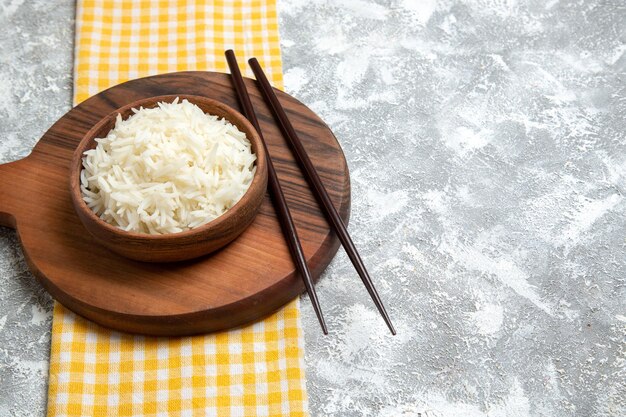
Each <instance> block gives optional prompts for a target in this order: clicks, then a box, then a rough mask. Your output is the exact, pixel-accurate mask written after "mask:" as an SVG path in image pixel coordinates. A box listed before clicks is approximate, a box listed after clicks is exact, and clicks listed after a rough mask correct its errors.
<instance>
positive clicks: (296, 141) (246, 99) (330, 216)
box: [225, 50, 396, 335]
mask: <svg viewBox="0 0 626 417" xmlns="http://www.w3.org/2000/svg"><path fill="white" fill-rule="evenodd" d="M225 54H226V60H227V62H228V67H229V68H230V72H231V78H232V81H233V85H234V87H235V91H236V92H237V97H238V98H239V102H240V104H241V107H242V109H243V113H244V116H246V118H247V119H248V120H249V121H250V123H252V125H253V126H254V127H255V129H256V130H257V132H258V133H259V136H260V137H261V141H262V142H263V145H264V147H265V152H266V154H267V165H268V168H269V169H268V176H269V190H270V195H271V197H272V201H273V203H274V206H275V209H276V211H277V214H278V217H279V220H280V224H281V227H282V229H283V234H284V235H285V238H286V239H287V243H288V246H289V250H290V252H291V255H292V257H293V259H294V262H295V264H296V267H297V269H298V272H300V275H301V276H302V279H303V281H304V285H305V287H306V290H307V292H308V293H309V297H310V298H311V303H312V304H313V309H314V310H315V314H316V315H317V319H318V320H319V322H320V325H321V326H322V331H323V332H324V334H328V329H327V327H326V322H325V321H324V316H323V314H322V310H321V308H320V305H319V300H318V299H317V294H316V292H315V286H314V285H313V277H312V275H311V271H310V270H309V267H308V265H307V263H306V258H305V256H304V252H303V250H302V245H301V244H300V239H299V238H298V232H297V231H296V227H295V225H294V222H293V218H292V217H291V213H290V211H289V207H288V206H287V202H286V200H285V195H284V194H283V191H282V188H281V186H280V182H279V180H278V176H277V175H276V170H275V168H274V164H273V163H272V158H271V157H270V153H269V149H268V147H267V144H266V143H265V139H264V138H263V133H262V132H261V126H259V121H258V120H257V118H256V114H255V112H254V108H253V107H252V102H251V101H250V96H249V95H248V90H247V89H246V85H245V83H244V81H243V77H242V76H241V72H240V71H239V66H238V64H237V59H236V58H235V53H234V52H233V51H232V50H228V51H226V53H225ZM248 64H250V67H251V68H252V72H254V75H255V77H256V79H257V83H258V86H259V88H260V90H261V93H262V95H263V98H264V99H265V101H266V102H267V104H268V106H269V107H270V108H271V109H272V112H273V114H274V117H275V118H276V119H277V120H278V124H279V126H280V129H281V131H282V133H283V135H284V136H285V137H286V138H287V142H288V143H289V145H290V146H291V149H292V151H293V153H294V155H295V157H296V160H297V161H298V164H299V165H300V169H302V171H303V173H304V176H305V178H306V180H307V182H308V183H309V186H310V187H311V188H312V190H313V195H315V198H316V199H317V201H318V202H319V204H320V207H321V208H322V211H323V212H324V215H325V216H326V219H327V220H328V222H329V224H330V225H331V227H332V228H333V230H334V231H335V232H336V233H337V236H338V237H339V240H340V241H341V244H342V245H343V247H344V249H345V250H346V253H347V254H348V257H349V258H350V260H351V261H352V264H353V265H354V267H355V269H356V270H357V273H358V274H359V276H360V277H361V280H362V281H363V284H364V285H365V288H367V292H368V293H369V294H370V297H371V298H372V300H373V301H374V304H375V305H376V308H378V311H379V312H380V314H381V315H382V317H383V319H384V320H385V323H386V324H387V327H389V330H390V331H391V333H392V334H394V335H395V334H396V330H395V329H394V327H393V324H391V320H390V319H389V315H388V314H387V311H386V310H385V306H384V305H383V302H382V301H381V299H380V297H379V295H378V292H377V291H376V288H375V287H374V283H373V282H372V279H371V278H370V276H369V274H368V272H367V269H366V268H365V265H364V264H363V261H362V260H361V257H360V256H359V253H358V252H357V250H356V247H355V246H354V243H353V242H352V239H351V238H350V235H349V234H348V230H347V229H346V225H345V224H344V222H343V220H342V219H341V217H340V216H339V213H337V209H335V206H334V205H333V203H332V201H331V199H330V196H329V195H328V192H327V191H326V188H325V187H324V184H323V183H322V181H321V179H320V177H319V175H318V173H317V171H316V169H315V167H314V166H313V163H312V162H311V159H310V158H309V156H308V155H307V153H306V151H305V149H304V146H303V145H302V142H301V141H300V138H299V137H298V134H297V133H296V131H295V129H294V128H293V126H292V125H291V122H290V121H289V118H288V117H287V114H286V113H285V110H284V109H283V107H282V106H281V104H280V102H279V101H278V97H276V94H275V93H274V90H273V89H272V86H271V85H270V83H269V81H268V80H267V77H266V76H265V73H264V72H263V69H262V68H261V65H259V62H258V61H257V59H256V58H252V59H250V60H248Z"/></svg>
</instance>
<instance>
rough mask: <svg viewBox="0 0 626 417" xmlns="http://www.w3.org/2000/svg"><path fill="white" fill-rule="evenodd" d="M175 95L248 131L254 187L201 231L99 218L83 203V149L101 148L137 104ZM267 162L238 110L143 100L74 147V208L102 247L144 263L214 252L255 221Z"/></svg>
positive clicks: (201, 101)
mask: <svg viewBox="0 0 626 417" xmlns="http://www.w3.org/2000/svg"><path fill="white" fill-rule="evenodd" d="M176 97H179V98H180V100H181V101H182V100H183V99H187V100H189V102H191V103H193V104H196V105H197V106H198V107H200V108H201V109H202V110H203V111H204V112H205V113H210V114H213V115H216V116H219V117H221V118H225V119H226V120H228V121H229V122H231V123H232V124H233V125H235V126H237V128H238V129H239V130H240V131H242V132H244V133H245V134H246V136H247V137H248V139H249V140H250V143H251V144H252V150H253V152H254V153H255V154H256V156H257V160H256V174H255V176H254V178H253V179H252V183H251V184H250V188H248V191H246V193H245V194H244V195H243V197H242V198H241V200H239V201H238V202H237V203H236V204H235V205H234V206H233V207H231V208H230V209H229V210H228V211H227V212H225V213H224V214H223V215H221V216H219V217H218V218H216V219H215V220H213V221H211V222H210V223H207V224H205V225H203V226H200V227H198V228H196V229H191V230H187V231H184V232H180V233H172V234H165V235H149V234H143V233H133V232H126V231H124V230H122V229H120V228H118V227H115V226H113V225H110V224H108V223H107V222H105V221H104V220H102V219H100V217H98V216H97V215H96V214H95V213H94V212H93V211H92V210H91V209H90V208H89V207H88V206H87V204H86V203H85V202H84V201H83V199H82V193H81V191H80V172H81V170H82V169H83V165H82V157H83V152H85V151H86V150H89V149H93V148H95V147H96V145H97V143H96V141H95V139H96V138H101V137H104V136H106V135H107V134H108V133H109V131H110V130H111V129H113V127H114V126H115V118H116V117H117V115H118V114H121V115H122V117H123V118H124V119H126V118H127V117H129V116H130V115H131V114H132V109H133V108H139V107H144V108H152V107H156V105H157V103H158V102H162V101H164V102H168V103H171V102H172V101H174V99H175V98H176ZM266 164H267V162H266V159H265V148H264V146H263V143H262V142H261V138H260V137H259V135H258V133H257V132H256V130H255V129H254V127H252V125H251V124H250V122H248V120H246V118H245V117H244V116H243V115H242V114H241V113H239V112H238V111H236V110H235V109H233V108H231V107H229V106H227V105H226V104H224V103H221V102H219V101H215V100H211V99H208V98H204V97H198V96H190V95H184V94H179V95H169V96H158V97H150V98H146V99H143V100H138V101H135V102H133V103H130V104H128V105H126V106H124V107H121V108H119V109H117V110H116V111H114V112H113V113H111V114H109V115H108V116H106V117H105V118H104V119H102V120H101V121H100V122H98V123H97V124H96V125H95V126H94V127H93V128H92V129H91V130H90V131H89V132H87V134H86V135H85V136H84V137H83V139H82V140H81V142H80V143H79V144H78V147H77V148H76V150H75V151H74V155H73V157H72V162H71V166H70V193H71V196H72V203H73V205H74V209H75V210H76V213H77V214H78V217H79V218H80V220H81V222H82V223H83V225H84V226H85V228H86V229H87V231H88V232H89V233H90V234H91V235H92V236H93V237H94V238H95V239H96V240H97V241H98V242H99V243H101V244H102V245H104V246H106V247H107V248H109V249H110V250H112V251H113V252H116V253H118V254H120V255H122V256H125V257H127V258H131V259H135V260H139V261H145V262H170V261H182V260H186V259H192V258H196V257H199V256H202V255H206V254H208V253H211V252H213V251H215V250H217V249H219V248H221V247H223V246H225V245H227V244H228V243H230V242H231V241H233V240H234V239H235V238H236V237H237V236H239V235H240V234H241V233H242V232H243V231H244V230H245V229H246V228H247V227H248V226H249V225H250V224H251V223H252V221H253V220H254V217H255V216H256V214H257V212H258V211H259V209H260V208H261V203H262V202H263V199H264V197H265V191H266V189H267V165H266Z"/></svg>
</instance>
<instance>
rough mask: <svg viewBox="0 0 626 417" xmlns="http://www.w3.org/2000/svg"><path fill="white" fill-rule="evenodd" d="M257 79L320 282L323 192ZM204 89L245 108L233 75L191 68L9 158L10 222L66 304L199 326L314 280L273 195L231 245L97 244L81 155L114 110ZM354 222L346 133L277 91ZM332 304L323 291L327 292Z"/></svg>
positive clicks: (252, 88)
mask: <svg viewBox="0 0 626 417" xmlns="http://www.w3.org/2000/svg"><path fill="white" fill-rule="evenodd" d="M246 85H247V87H248V90H249V92H250V95H251V99H252V102H253V105H254V107H255V109H256V111H257V115H258V117H259V122H260V123H261V128H262V130H263V133H264V136H265V139H266V141H267V142H268V147H269V150H270V154H271V156H272V159H273V161H274V164H275V165H276V169H277V171H278V175H279V178H280V180H281V183H282V186H283V189H284V191H285V195H286V197H287V201H288V203H289V206H290V208H291V210H292V214H293V216H294V220H295V222H296V226H297V227H298V232H299V234H300V239H301V241H302V245H303V248H304V251H305V253H306V256H307V260H308V263H309V266H310V267H311V271H312V273H313V275H314V277H315V278H316V279H317V278H318V277H319V275H320V274H321V272H322V271H323V270H324V268H325V267H326V266H327V265H328V263H329V262H330V260H331V259H332V257H333V256H334V254H335V253H336V251H337V248H338V246H339V241H338V239H337V238H336V236H335V235H334V234H333V233H332V232H331V231H330V229H329V226H328V224H327V223H326V220H325V219H324V216H323V215H322V213H321V212H320V210H319V207H318V205H317V203H316V201H315V198H314V197H313V195H312V194H311V191H310V190H309V188H308V186H307V184H306V182H305V180H304V179H303V177H302V175H301V173H300V171H299V169H298V167H297V164H296V162H295V161H294V159H293V156H292V155H291V152H290V151H289V148H288V146H287V145H286V143H285V141H284V139H283V137H282V136H281V134H280V131H279V130H278V127H277V126H276V125H275V123H274V120H273V118H272V116H271V113H270V111H269V109H268V108H267V107H266V105H265V103H264V102H263V99H262V97H261V96H260V93H259V91H258V89H257V88H256V85H255V82H254V81H253V80H249V79H246ZM168 94H192V95H202V96H205V97H208V98H212V99H216V100H219V101H222V102H224V103H226V104H227V105H229V106H231V107H234V108H235V109H238V110H239V106H238V103H237V101H236V98H235V97H236V95H235V93H234V91H233V88H232V86H231V83H230V78H229V76H228V75H225V74H218V73H209V72H182V73H173V74H165V75H159V76H153V77H147V78H143V79H139V80H134V81H129V82H127V83H124V84H120V85H118V86H116V87H113V88H111V89H109V90H106V91H104V92H102V93H100V94H98V95H96V96H94V97H92V98H90V99H88V100H86V101H85V102H83V103H81V104H80V105H78V106H77V107H75V108H74V109H72V110H71V111H70V112H68V113H67V114H66V115H65V116H63V117H62V118H61V119H60V120H59V121H58V122H57V123H55V124H54V125H53V126H52V127H51V128H50V129H49V130H48V132H46V134H45V135H44V136H43V137H42V139H41V140H40V141H39V143H38V144H37V145H36V146H35V148H34V149H33V152H32V153H31V155H29V156H28V157H27V158H25V159H23V160H20V161H17V162H13V163H9V164H4V165H0V223H1V224H2V225H4V226H8V227H13V228H16V229H17V233H18V235H19V238H20V242H21V244H22V247H23V250H24V254H25V257H26V260H27V262H28V264H29V266H30V269H31V270H32V271H33V273H34V274H35V276H36V277H37V278H38V279H39V281H40V282H41V283H42V285H43V286H44V287H45V288H46V289H47V290H48V291H49V292H50V293H51V294H52V296H53V297H54V298H56V299H57V300H58V301H60V302H61V303H62V304H64V305H65V306H66V307H68V308H70V309H71V310H73V311H75V312H76V313H78V314H80V315H83V316H85V317H87V318H89V319H91V320H93V321H95V322H98V323H100V324H102V325H105V326H108V327H112V328H115V329H118V330H122V331H127V332H133V333H143V334H151V335H188V334H194V333H201V332H211V331H217V330H222V329H225V328H230V327H235V326H238V325H241V324H244V323H247V322H250V321H253V320H256V319H259V318H261V317H263V316H265V315H267V314H269V313H271V312H273V311H275V310H276V309H277V308H279V307H280V306H282V305H284V304H285V303H287V302H288V301H289V300H291V299H293V298H294V297H295V296H296V295H298V294H299V293H301V292H302V291H303V289H304V286H303V284H302V280H301V278H300V277H299V275H297V273H296V272H295V267H294V265H293V262H292V260H291V257H290V255H289V250H288V248H287V245H286V243H285V241H284V238H283V236H282V234H281V230H280V225H279V223H278V221H277V219H276V216H275V213H274V209H273V207H272V204H271V201H270V200H269V197H267V196H266V198H265V200H264V202H263V205H262V206H261V210H260V212H259V215H258V216H257V217H256V219H255V221H254V222H253V223H252V225H251V226H250V227H249V228H248V229H247V230H246V231H245V232H244V233H243V234H242V235H241V236H240V237H239V238H238V239H237V240H235V241H234V242H232V243H230V244H229V245H228V246H226V247H225V248H223V249H221V250H219V251H217V252H215V253H213V254H211V255H208V256H205V257H202V258H198V259H195V260H190V261H183V262H177V263H160V264H159V263H155V264H150V263H142V262H137V261H132V260H129V259H126V258H123V257H121V256H119V255H116V254H115V253H113V252H111V251H109V250H108V249H106V248H105V247H103V246H101V245H99V244H98V243H96V242H95V241H94V240H93V238H92V237H91V235H90V234H89V233H87V231H86V230H85V228H84V227H83V225H82V224H81V223H80V221H79V219H78V217H77V215H76V213H75V211H74V208H73V207H72V202H71V198H70V195H69V188H68V186H67V181H68V175H69V164H70V160H71V157H72V153H73V151H74V149H75V148H76V146H77V145H78V143H79V142H80V140H81V139H82V137H83V136H84V135H85V133H86V132H87V131H88V130H89V129H91V127H92V126H93V125H95V124H96V123H97V122H98V121H99V120H100V119H101V118H103V117H104V116H106V115H107V114H108V113H110V112H111V111H113V110H115V109H117V108H119V107H122V106H123V105H124V104H127V103H130V102H132V101H135V100H139V99H142V98H146V97H151V96H158V95H168ZM277 94H278V97H279V100H280V102H281V104H282V105H283V106H284V107H285V110H286V111H287V114H288V115H289V117H290V119H291V120H292V122H293V125H294V127H295V129H296V130H297V132H298V134H299V135H300V138H301V139H302V141H303V142H304V145H305V148H306V150H307V152H308V153H309V154H310V156H311V159H312V160H313V162H314V164H315V166H316V168H317V169H318V172H319V174H320V176H321V177H322V180H323V182H324V185H325V186H326V188H327V189H328V191H329V193H330V195H331V198H332V200H333V203H334V204H335V206H336V207H337V209H338V211H339V213H340V215H341V217H342V219H343V220H344V221H345V222H347V221H348V218H349V213H350V179H349V174H348V168H347V165H346V161H345V157H344V155H343V152H342V150H341V147H340V146H339V144H338V143H337V140H336V139H335V137H334V135H333V134H332V132H331V131H330V129H329V128H328V127H327V126H326V125H325V123H324V122H323V121H322V120H321V119H319V117H317V116H316V115H315V114H314V113H313V112H312V111H311V110H310V109H308V108H307V107H306V106H304V105H303V104H302V103H300V102H298V101H297V100H295V99H294V98H292V97H290V96H289V95H287V94H285V93H282V92H277ZM322 304H323V300H322Z"/></svg>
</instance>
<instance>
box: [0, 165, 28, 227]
mask: <svg viewBox="0 0 626 417" xmlns="http://www.w3.org/2000/svg"><path fill="white" fill-rule="evenodd" d="M25 162H26V159H20V160H19V161H14V162H9V163H6V164H0V226H5V227H10V228H12V229H15V228H16V225H17V220H16V219H15V213H16V210H15V208H16V205H17V203H18V201H17V200H18V199H19V198H21V197H20V178H23V175H24V172H25V171H24V165H25Z"/></svg>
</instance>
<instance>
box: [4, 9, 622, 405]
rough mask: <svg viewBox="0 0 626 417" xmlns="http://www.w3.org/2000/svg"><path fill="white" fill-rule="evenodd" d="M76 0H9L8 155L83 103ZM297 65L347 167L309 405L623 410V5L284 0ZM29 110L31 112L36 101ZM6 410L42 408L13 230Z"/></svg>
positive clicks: (285, 26) (287, 38)
mask: <svg viewBox="0 0 626 417" xmlns="http://www.w3.org/2000/svg"><path fill="white" fill-rule="evenodd" d="M72 16H73V2H71V1H67V0H65V1H63V2H57V3H56V4H54V5H52V4H48V2H44V1H29V2H21V1H15V0H14V1H4V2H1V1H0V23H2V24H3V25H4V27H5V28H7V30H6V31H4V32H3V33H2V34H0V48H1V50H2V52H3V53H2V54H0V63H1V65H0V93H2V96H3V98H5V100H6V103H5V104H0V126H1V129H0V132H1V134H2V135H1V137H0V161H2V162H6V161H10V160H14V159H17V158H20V157H23V156H25V155H26V154H27V153H28V151H29V149H30V148H31V147H32V145H33V144H34V143H35V141H36V140H37V138H39V137H40V136H41V134H42V133H43V132H44V131H45V129H46V128H47V127H48V126H50V124H51V123H52V122H53V121H54V120H56V119H57V118H58V117H59V116H60V115H62V114H63V113H64V112H65V111H66V110H67V109H68V107H69V103H70V90H69V86H70V73H71V48H72V36H73V34H72V31H73V23H72ZM280 17H281V35H282V46H283V57H284V65H285V82H286V87H287V90H288V91H289V92H291V93H292V94H294V95H295V96H296V97H298V98H299V99H301V100H302V101H303V102H305V103H306V104H308V105H309V106H311V107H312V108H313V109H314V110H315V111H317V112H318V113H319V114H320V116H321V117H322V118H323V119H324V120H326V121H327V122H328V124H329V125H330V126H331V127H332V129H333V130H334V132H335V134H336V135H337V137H338V139H339V141H340V142H341V144H342V146H343V147H344V150H345V153H346V157H347V160H348V163H349V166H350V169H351V175H352V185H353V195H352V196H353V209H352V221H351V224H350V231H351V233H352V235H353V237H354V239H355V241H356V243H357V245H358V247H359V249H360V251H361V254H362V255H363V257H364V259H365V261H366V263H367V265H369V268H370V270H371V272H372V275H373V277H374V279H375V281H376V283H377V287H378V289H379V291H380V293H381V296H382V298H383V299H384V300H385V302H386V304H387V306H388V309H389V310H390V313H391V315H392V318H393V319H394V323H395V325H396V327H397V329H398V331H399V334H398V336H396V337H391V336H389V335H388V334H387V332H386V329H385V327H384V324H383V322H382V320H381V319H380V318H379V316H378V315H377V313H376V311H375V309H374V307H373V305H372V303H371V302H370V300H369V298H368V296H367V293H366V292H365V290H364V289H363V287H362V285H361V284H360V280H359V278H358V277H357V276H356V274H355V273H354V270H353V268H352V267H351V265H350V263H349V261H348V259H347V257H346V256H345V254H344V253H343V252H340V253H339V255H338V256H337V257H336V259H335V260H334V261H333V263H332V264H331V266H330V267H329V269H328V271H327V272H326V274H325V275H324V277H323V279H322V280H321V282H320V283H319V286H318V291H319V295H320V299H321V302H322V307H323V308H324V311H325V313H326V318H327V321H328V323H329V327H330V329H331V335H330V336H328V337H322V336H321V332H320V331H319V328H318V325H317V322H316V319H315V316H314V314H313V311H312V309H311V307H310V304H309V303H308V300H305V301H304V302H303V306H304V323H305V327H306V328H305V335H306V348H307V358H306V362H307V366H308V370H307V371H308V382H309V384H308V388H309V394H310V400H311V409H312V414H313V415H315V416H318V415H319V416H391V417H399V416H420V415H421V416H429V417H432V416H444V417H448V416H469V417H474V416H488V417H499V416H516V417H517V416H520V417H521V416H622V415H625V414H626V404H625V398H626V385H625V384H626V382H625V381H626V371H625V364H626V279H625V278H624V277H625V276H626V244H625V243H626V241H625V236H626V234H625V230H626V220H625V219H624V214H625V209H626V201H625V200H624V196H623V193H624V191H623V190H624V188H625V187H626V134H625V133H624V132H626V122H625V121H624V120H625V119H624V115H625V114H626V89H625V87H624V86H625V84H624V80H625V79H626V55H624V53H625V52H626V46H625V42H626V35H625V32H624V28H625V27H626V6H625V5H624V4H623V2H622V1H620V0H613V1H606V0H597V1H591V0H590V1H579V2H566V1H558V0H551V1H539V0H537V1H522V0H519V1H515V0H506V1H505V0H501V1H500V0H449V1H433V0H428V1H427V0H424V1H413V0H402V1H400V0H399V1H389V2H385V1H376V2H375V1H371V0H344V1H330V0H314V1H304V0H283V1H281V2H280ZM24 109H28V110H32V111H33V114H32V115H30V116H28V117H26V118H23V117H18V115H20V114H23V113H22V110H24ZM0 280H1V282H0V300H1V301H0V382H1V383H0V416H4V415H38V414H39V415H43V410H44V408H45V382H46V381H45V375H46V368H47V354H48V343H49V341H48V338H49V333H48V332H49V326H50V319H49V315H50V313H49V311H50V306H51V303H50V301H49V299H48V297H47V296H46V295H45V294H44V293H43V291H42V290H41V289H40V288H39V286H38V285H37V284H36V282H35V281H34V279H33V278H32V276H31V275H30V273H28V272H27V268H26V265H25V262H24V260H23V257H22V255H21V252H20V250H19V248H18V243H17V239H16V237H15V234H14V233H13V232H12V231H9V230H6V229H3V230H0Z"/></svg>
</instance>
